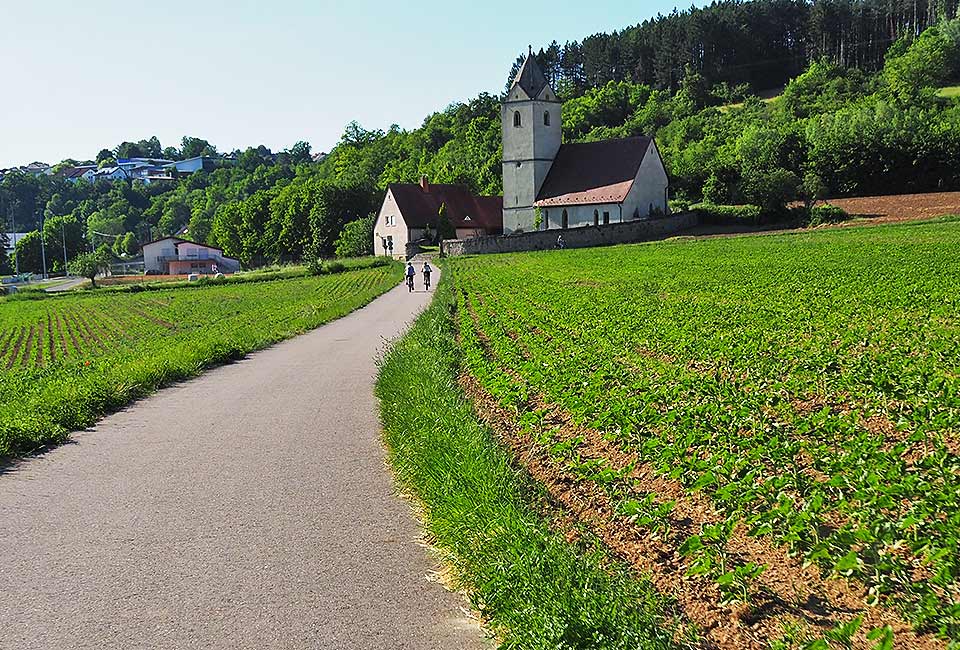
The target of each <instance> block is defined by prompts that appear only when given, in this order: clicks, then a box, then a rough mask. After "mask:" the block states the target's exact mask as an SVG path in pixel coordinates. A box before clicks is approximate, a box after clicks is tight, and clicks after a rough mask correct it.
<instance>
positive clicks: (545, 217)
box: [543, 210, 550, 230]
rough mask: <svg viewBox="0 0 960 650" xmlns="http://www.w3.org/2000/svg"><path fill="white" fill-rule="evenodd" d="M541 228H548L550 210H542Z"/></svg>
mask: <svg viewBox="0 0 960 650" xmlns="http://www.w3.org/2000/svg"><path fill="white" fill-rule="evenodd" d="M543 229H544V230H550V211H549V210H544V211H543Z"/></svg>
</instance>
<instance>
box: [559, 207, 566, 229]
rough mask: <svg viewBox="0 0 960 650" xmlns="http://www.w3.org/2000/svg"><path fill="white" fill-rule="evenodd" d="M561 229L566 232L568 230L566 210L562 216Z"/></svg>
mask: <svg viewBox="0 0 960 650" xmlns="http://www.w3.org/2000/svg"><path fill="white" fill-rule="evenodd" d="M560 227H561V228H563V229H564V230H566V229H567V211H566V210H564V211H563V213H562V214H561V215H560Z"/></svg>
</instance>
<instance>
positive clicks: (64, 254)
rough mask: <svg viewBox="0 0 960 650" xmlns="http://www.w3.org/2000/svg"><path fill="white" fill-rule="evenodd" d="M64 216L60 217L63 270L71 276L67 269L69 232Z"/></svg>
mask: <svg viewBox="0 0 960 650" xmlns="http://www.w3.org/2000/svg"><path fill="white" fill-rule="evenodd" d="M64 221H66V220H65V219H64V218H62V217H61V218H60V239H61V241H63V272H64V273H66V274H67V276H68V277H69V275H70V271H68V270H67V233H66V230H64V228H63V222H64Z"/></svg>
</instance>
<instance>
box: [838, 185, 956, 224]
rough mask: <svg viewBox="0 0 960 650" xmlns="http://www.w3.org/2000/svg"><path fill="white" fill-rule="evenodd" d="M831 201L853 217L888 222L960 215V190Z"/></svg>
mask: <svg viewBox="0 0 960 650" xmlns="http://www.w3.org/2000/svg"><path fill="white" fill-rule="evenodd" d="M829 203H831V204H832V205H836V206H837V207H841V208H843V209H844V210H846V211H847V212H848V213H850V214H851V215H852V216H857V217H867V218H869V219H871V220H877V221H879V222H886V223H890V222H896V221H913V220H916V219H931V218H933V217H942V216H944V215H948V214H960V192H936V193H932V194H899V195H895V196H865V197H857V198H847V199H830V200H829Z"/></svg>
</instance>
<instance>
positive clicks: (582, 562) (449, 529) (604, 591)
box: [377, 280, 677, 650]
mask: <svg viewBox="0 0 960 650" xmlns="http://www.w3.org/2000/svg"><path fill="white" fill-rule="evenodd" d="M453 305H454V300H453V294H452V290H451V288H450V283H449V281H446V280H444V281H443V282H441V285H440V287H439V289H438V291H437V294H436V296H435V297H434V301H433V304H432V306H431V307H430V308H429V309H428V310H427V311H426V312H424V314H423V315H421V316H420V318H419V319H418V320H417V322H416V324H415V325H414V327H413V329H412V330H411V331H410V332H409V333H408V334H407V335H406V336H405V337H404V338H403V339H401V340H400V341H399V342H398V343H397V344H396V345H395V346H394V347H393V349H392V350H391V351H390V352H389V353H388V355H387V357H386V359H385V360H384V362H383V364H382V367H381V372H380V377H379V379H378V382H377V395H378V397H379V398H380V401H381V408H382V417H383V422H384V428H385V430H386V433H385V436H386V441H387V444H388V447H389V449H390V459H391V461H392V463H393V466H394V468H395V469H396V474H397V477H398V479H399V480H400V482H401V483H402V484H403V485H404V486H405V487H406V488H407V489H409V490H410V491H411V492H413V493H414V494H415V495H416V496H417V497H418V498H419V499H420V500H421V501H422V503H423V505H424V511H425V515H426V526H427V529H428V530H429V533H430V534H431V536H432V537H433V542H434V544H435V546H437V547H438V548H439V549H440V550H441V552H443V553H444V555H445V558H446V559H447V561H448V562H449V563H450V564H451V565H452V567H453V569H454V573H455V575H456V579H457V581H458V585H457V586H458V587H461V588H464V589H465V590H466V591H467V592H468V593H469V594H470V598H471V601H472V603H473V605H474V607H475V608H476V609H477V610H478V611H480V613H481V615H482V616H483V618H484V620H485V622H486V623H487V626H488V628H489V629H490V630H491V631H492V632H493V633H494V634H496V635H497V636H498V637H499V638H500V639H501V640H502V643H503V645H502V647H504V648H530V649H537V648H543V649H547V648H550V649H551V650H554V649H557V648H599V649H613V648H624V649H626V648H650V649H657V648H671V647H677V646H676V645H675V643H674V642H673V641H672V637H673V634H672V628H673V627H674V626H673V625H672V624H671V622H670V621H669V620H668V619H667V618H666V616H665V615H664V614H663V611H664V609H665V604H664V602H663V601H662V600H661V599H660V597H659V596H658V595H656V593H655V590H654V587H653V586H652V585H651V584H650V583H649V582H648V581H646V580H643V579H637V578H635V577H633V576H631V575H630V573H629V572H628V571H627V570H626V569H624V568H623V567H621V566H620V565H618V564H616V563H615V562H612V561H610V559H609V558H607V557H605V556H604V554H603V552H602V550H600V549H599V547H598V546H596V545H592V544H591V543H590V542H589V541H581V542H579V543H578V544H571V543H569V542H567V541H566V539H565V538H564V537H563V536H562V535H561V534H560V533H558V532H556V531H553V530H551V529H550V527H549V525H548V524H547V522H545V521H544V519H543V517H541V516H540V515H538V514H537V513H536V511H535V509H534V508H533V507H532V505H531V504H532V503H535V502H536V500H537V499H539V498H541V495H542V493H541V491H540V489H539V488H538V487H537V486H535V485H534V484H533V482H532V480H530V479H528V478H527V477H526V476H525V475H524V474H522V473H521V472H519V471H518V470H516V469H515V468H513V467H512V466H511V464H510V460H509V456H508V454H507V453H506V451H505V450H503V449H502V448H501V447H500V446H499V445H498V444H497V443H496V442H495V441H494V439H493V438H492V436H491V433H490V432H489V431H488V430H487V429H486V427H484V426H483V425H482V424H481V423H479V422H478V421H477V418H476V415H475V414H474V412H473V410H472V408H471V405H470V403H469V402H468V401H467V399H466V398H465V397H464V395H463V393H462V391H461V390H460V387H459V385H458V384H457V381H456V377H457V367H458V363H457V356H458V352H457V348H456V344H455V343H454V342H453V331H454V319H453V318H452V310H453Z"/></svg>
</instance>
